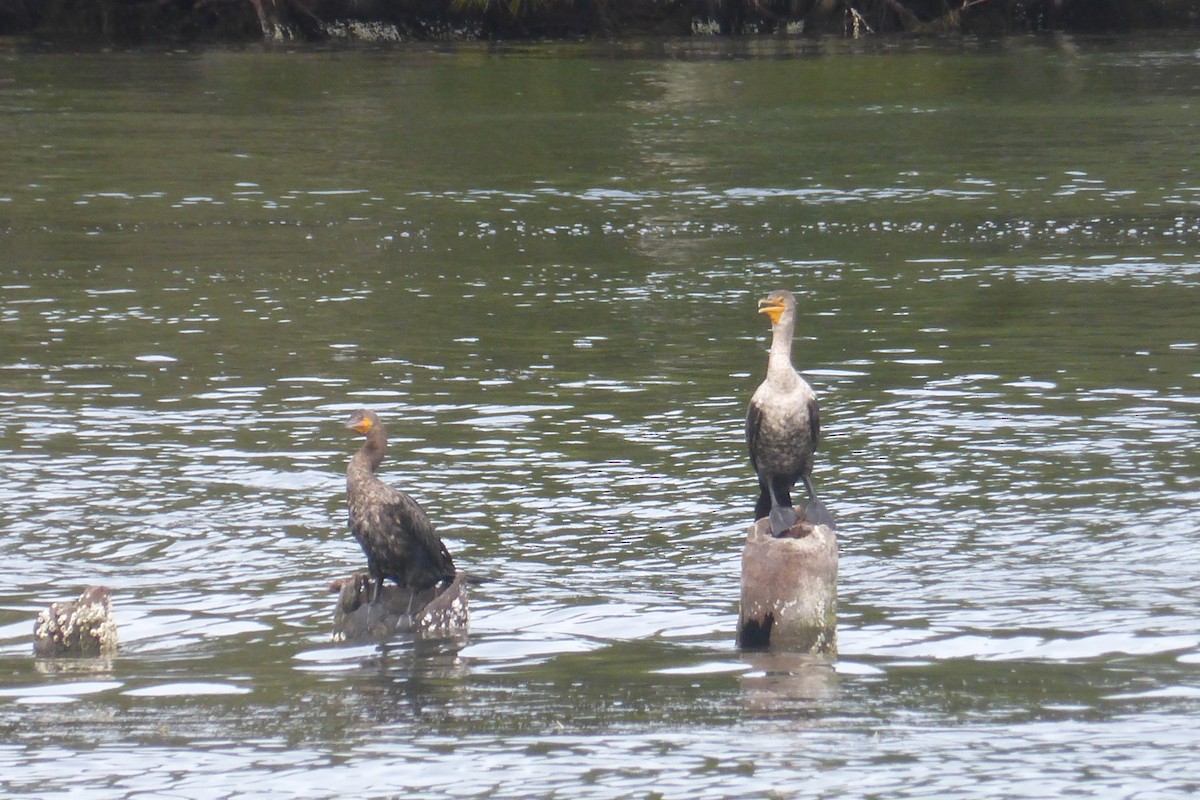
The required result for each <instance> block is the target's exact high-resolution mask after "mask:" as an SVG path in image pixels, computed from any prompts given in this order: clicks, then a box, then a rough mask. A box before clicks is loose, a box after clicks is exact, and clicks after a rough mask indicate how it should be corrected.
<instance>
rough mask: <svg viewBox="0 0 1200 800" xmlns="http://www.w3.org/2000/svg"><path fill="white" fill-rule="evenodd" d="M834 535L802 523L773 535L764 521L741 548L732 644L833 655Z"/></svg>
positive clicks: (827, 528)
mask: <svg viewBox="0 0 1200 800" xmlns="http://www.w3.org/2000/svg"><path fill="white" fill-rule="evenodd" d="M837 571H838V551H837V535H836V534H835V533H834V530H833V526H832V525H831V524H828V523H825V522H822V523H820V524H813V523H811V522H807V521H805V520H801V521H800V522H798V523H796V524H795V525H793V526H792V527H791V528H790V529H789V530H788V531H787V532H785V533H783V534H782V535H780V536H778V537H776V536H772V535H771V523H770V521H769V520H768V519H766V518H765V517H764V518H763V519H760V520H758V521H757V522H755V523H754V524H753V525H751V526H750V530H749V531H748V532H747V534H746V546H745V548H744V549H743V550H742V603H741V614H740V615H739V619H738V631H737V642H738V646H739V647H742V648H745V649H755V650H758V649H766V648H770V649H771V650H787V651H791V652H797V653H816V654H821V655H836V654H837Z"/></svg>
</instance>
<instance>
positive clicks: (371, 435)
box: [354, 424, 387, 472]
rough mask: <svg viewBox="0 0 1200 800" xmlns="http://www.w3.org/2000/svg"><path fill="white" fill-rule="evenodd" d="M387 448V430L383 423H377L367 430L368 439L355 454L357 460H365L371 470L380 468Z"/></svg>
mask: <svg viewBox="0 0 1200 800" xmlns="http://www.w3.org/2000/svg"><path fill="white" fill-rule="evenodd" d="M386 449H387V431H385V430H384V429H383V426H382V425H378V424H377V425H375V426H373V427H372V428H371V430H369V431H367V441H366V443H365V444H363V446H362V448H361V449H360V450H359V451H358V452H357V453H355V454H354V458H355V460H358V461H361V462H364V463H365V464H366V466H367V468H368V469H369V470H371V472H374V471H375V470H377V469H379V465H380V464H382V463H383V451H384V450H386Z"/></svg>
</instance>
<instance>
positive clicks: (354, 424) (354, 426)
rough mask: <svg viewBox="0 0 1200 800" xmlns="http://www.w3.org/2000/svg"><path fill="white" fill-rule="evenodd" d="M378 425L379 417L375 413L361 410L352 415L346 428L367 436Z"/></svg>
mask: <svg viewBox="0 0 1200 800" xmlns="http://www.w3.org/2000/svg"><path fill="white" fill-rule="evenodd" d="M377 424H379V417H378V416H376V415H375V412H374V411H367V410H366V409H363V408H360V409H358V410H357V411H355V412H354V413H353V414H351V415H350V421H349V422H347V423H346V427H347V428H349V429H350V430H352V431H358V432H359V433H362V434H366V433H368V432H369V431H370V430H371V428H373V427H375V425H377Z"/></svg>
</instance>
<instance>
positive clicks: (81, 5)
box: [0, 0, 1200, 43]
mask: <svg viewBox="0 0 1200 800" xmlns="http://www.w3.org/2000/svg"><path fill="white" fill-rule="evenodd" d="M1197 28H1200V0H0V36H18V37H34V38H37V39H44V40H49V41H54V40H63V39H70V40H81V39H82V40H100V41H104V42H120V43H139V42H155V41H180V40H183V41H254V40H256V39H259V40H263V41H267V42H322V41H339V40H346V41H365V42H405V41H469V40H485V41H486V40H504V39H567V38H589V37H590V38H598V37H612V36H644V35H650V36H701V35H713V36H722V35H774V36H828V35H835V36H844V37H847V38H864V37H869V36H872V35H876V34H895V33H906V34H916V35H939V34H966V35H1002V34H1010V33H1030V32H1034V33H1036V32H1048V31H1060V32H1076V33H1084V32H1089V33H1091V32H1108V33H1117V32H1128V31H1134V30H1144V29H1158V30H1176V29H1191V30H1194V29H1197Z"/></svg>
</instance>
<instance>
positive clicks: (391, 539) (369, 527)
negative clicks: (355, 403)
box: [346, 409, 456, 616]
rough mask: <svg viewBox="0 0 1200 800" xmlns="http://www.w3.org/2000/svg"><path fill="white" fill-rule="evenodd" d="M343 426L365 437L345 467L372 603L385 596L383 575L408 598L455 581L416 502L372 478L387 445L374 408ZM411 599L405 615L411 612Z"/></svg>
mask: <svg viewBox="0 0 1200 800" xmlns="http://www.w3.org/2000/svg"><path fill="white" fill-rule="evenodd" d="M346 427H347V428H350V429H352V430H355V431H358V432H359V433H362V434H365V435H366V437H367V441H366V444H364V445H363V446H362V448H361V449H360V450H359V451H358V452H357V453H355V454H354V456H353V457H352V458H351V459H350V466H349V467H347V469H346V495H347V501H348V505H349V507H350V531H351V532H352V533H353V534H354V538H355V539H357V540H358V543H359V544H360V545H361V546H362V549H363V552H364V553H365V554H366V556H367V570H368V571H369V572H370V573H371V577H372V578H374V579H375V590H374V592H372V594H371V604H372V605H374V604H375V603H377V602H378V601H379V600H380V598H381V596H382V594H383V581H384V578H391V579H392V580H393V581H395V582H396V583H397V584H398V585H399V586H400V587H401V588H404V589H409V590H411V592H412V594H411V595H410V598H415V597H416V596H417V594H418V593H420V592H423V591H425V590H426V589H430V588H433V587H436V586H443V585H445V584H448V583H450V582H451V581H452V580H454V576H455V574H456V573H455V569H454V561H453V560H452V559H451V558H450V552H449V551H448V550H447V549H446V545H444V544H443V543H442V540H441V539H440V538H438V535H437V534H436V533H434V532H433V525H432V524H431V523H430V521H429V517H428V516H426V514H425V511H424V509H422V508H421V506H420V505H418V504H417V501H416V500H413V499H412V498H411V497H409V496H408V495H406V494H405V493H404V492H400V491H397V490H396V489H393V488H391V487H390V486H387V485H385V484H384V483H383V482H382V481H381V480H379V478H377V477H375V470H376V469H378V467H379V464H380V462H381V461H383V451H384V449H385V448H386V447H387V432H386V431H385V430H384V428H383V425H382V424H381V423H380V422H379V417H378V416H377V415H376V414H375V412H374V411H365V410H362V409H359V410H358V411H355V412H354V414H353V415H351V417H350V421H349V422H347V423H346ZM412 610H413V609H412V602H411V599H410V602H409V608H408V614H409V616H411V614H412Z"/></svg>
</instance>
